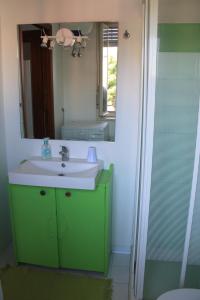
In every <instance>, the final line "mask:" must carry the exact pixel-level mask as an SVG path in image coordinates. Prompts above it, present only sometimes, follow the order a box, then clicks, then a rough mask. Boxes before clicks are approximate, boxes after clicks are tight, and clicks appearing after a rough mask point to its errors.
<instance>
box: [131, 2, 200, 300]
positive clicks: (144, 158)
mask: <svg viewBox="0 0 200 300" xmlns="http://www.w3.org/2000/svg"><path fill="white" fill-rule="evenodd" d="M143 3H144V11H145V13H144V19H145V20H144V24H146V25H145V26H144V39H145V41H144V52H143V73H144V76H143V93H142V94H143V99H142V105H141V109H142V113H141V139H140V140H141V146H140V148H141V149H140V150H141V156H140V158H141V162H140V172H139V175H138V176H139V179H138V181H137V182H138V186H137V189H138V190H139V195H138V199H137V203H138V206H139V209H138V220H139V222H138V226H137V223H136V222H135V224H134V226H135V227H134V229H133V230H134V233H135V237H134V239H135V240H136V233H137V237H138V241H137V247H136V249H135V251H133V257H135V259H133V260H132V264H134V263H135V262H136V268H135V274H134V277H133V278H132V279H133V280H134V282H133V285H134V286H133V288H134V296H133V297H135V298H136V299H137V300H142V299H143V289H144V274H145V263H146V248H147V238H148V221H149V206H150V189H151V174H152V158H153V137H154V115H155V93H156V71H157V43H158V36H157V29H158V8H159V0H144V2H143ZM149 58H151V59H149ZM145 74H147V75H146V76H145ZM199 160H200V105H199V112H198V123H197V139H196V148H195V157H194V168H193V177H192V186H191V193H190V200H189V209H188V219H187V227H186V235H185V242H184V250H183V259H182V267H181V274H180V284H179V287H180V288H181V287H183V286H184V282H185V276H186V268H187V261H188V253H189V245H190V237H191V230H192V220H193V211H194V204H195V195H196V185H197V177H198V168H199ZM133 268H134V265H132V269H133ZM133 299H134V298H133Z"/></svg>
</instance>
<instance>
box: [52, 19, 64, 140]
mask: <svg viewBox="0 0 200 300" xmlns="http://www.w3.org/2000/svg"><path fill="white" fill-rule="evenodd" d="M52 29H53V30H52V32H53V35H55V34H56V32H57V30H58V29H59V25H58V24H53V28H52ZM52 55H53V99H54V125H55V138H56V139H61V127H62V125H63V121H64V113H63V111H62V109H63V108H64V93H63V76H62V75H63V74H62V67H63V64H62V48H61V47H56V46H55V48H54V50H53V53H52Z"/></svg>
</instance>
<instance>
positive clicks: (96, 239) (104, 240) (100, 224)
mask: <svg viewBox="0 0 200 300" xmlns="http://www.w3.org/2000/svg"><path fill="white" fill-rule="evenodd" d="M111 184H112V166H111V168H110V169H109V170H104V171H102V173H101V175H100V176H99V179H98V184H97V187H96V189H95V190H78V189H63V188H46V187H32V186H22V185H10V204H11V213H12V226H13V234H14V243H15V251H16V260H17V262H22V263H29V264H36V265H43V266H49V267H62V268H70V269H80V270H91V271H97V272H104V273H107V271H108V266H109V256H110V251H111V247H110V241H111Z"/></svg>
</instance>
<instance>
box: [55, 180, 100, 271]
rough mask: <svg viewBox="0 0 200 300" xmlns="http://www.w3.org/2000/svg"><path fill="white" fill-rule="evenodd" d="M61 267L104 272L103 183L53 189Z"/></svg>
mask: <svg viewBox="0 0 200 300" xmlns="http://www.w3.org/2000/svg"><path fill="white" fill-rule="evenodd" d="M56 198H57V216H58V239H59V252H60V264H61V267H64V268H71V269H84V270H95V271H99V272H104V258H105V251H104V250H105V247H104V246H105V244H104V243H105V186H103V185H100V186H98V188H97V189H96V190H95V191H86V190H65V189H57V190H56Z"/></svg>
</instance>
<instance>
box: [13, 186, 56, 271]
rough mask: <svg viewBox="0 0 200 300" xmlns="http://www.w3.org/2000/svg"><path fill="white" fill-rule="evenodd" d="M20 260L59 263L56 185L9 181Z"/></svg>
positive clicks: (54, 265) (45, 263)
mask: <svg viewBox="0 0 200 300" xmlns="http://www.w3.org/2000/svg"><path fill="white" fill-rule="evenodd" d="M10 204H11V216H12V227H13V234H14V243H15V252H16V260H17V262H22V263H31V264H36V265H43V266H49V267H58V265H59V263H58V262H59V260H58V247H57V220H56V213H55V212H56V198H55V189H52V188H46V187H45V188H44V187H31V186H22V185H10Z"/></svg>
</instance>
